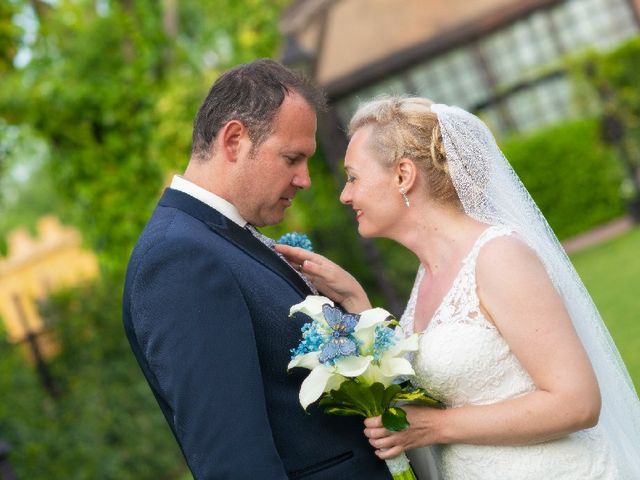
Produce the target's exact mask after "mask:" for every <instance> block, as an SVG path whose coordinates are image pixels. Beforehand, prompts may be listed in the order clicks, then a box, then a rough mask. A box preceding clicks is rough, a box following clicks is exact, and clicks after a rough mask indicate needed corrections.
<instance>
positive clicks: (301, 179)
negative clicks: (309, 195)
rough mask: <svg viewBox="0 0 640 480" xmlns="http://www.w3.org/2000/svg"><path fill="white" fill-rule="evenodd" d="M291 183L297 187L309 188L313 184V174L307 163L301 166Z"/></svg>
mask: <svg viewBox="0 0 640 480" xmlns="http://www.w3.org/2000/svg"><path fill="white" fill-rule="evenodd" d="M291 183H292V184H293V186H295V187H297V188H309V187H310V186H311V176H310V175H309V167H308V166H307V164H306V163H305V164H304V165H301V166H300V168H299V169H298V171H297V172H296V174H295V176H294V177H293V181H292V182H291Z"/></svg>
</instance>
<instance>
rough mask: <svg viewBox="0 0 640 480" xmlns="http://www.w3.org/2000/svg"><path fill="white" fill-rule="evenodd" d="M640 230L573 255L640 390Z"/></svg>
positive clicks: (633, 230)
mask: <svg viewBox="0 0 640 480" xmlns="http://www.w3.org/2000/svg"><path fill="white" fill-rule="evenodd" d="M639 253H640V228H634V229H632V230H630V231H628V232H626V233H624V234H623V235H621V236H619V237H617V238H615V239H613V240H610V241H608V242H605V243H602V244H600V245H597V246H595V247H592V248H589V249H587V250H584V251H582V252H579V253H576V254H574V255H572V256H571V260H572V262H573V264H574V265H575V267H576V270H578V273H579V274H580V276H581V277H582V280H583V282H584V284H585V285H586V287H587V290H589V293H590V294H591V296H592V298H593V301H594V302H595V304H596V305H597V306H598V310H599V311H600V314H601V315H602V318H603V319H604V322H605V324H606V325H607V328H608V329H609V332H610V333H611V336H612V337H613V340H614V341H615V343H616V345H617V347H618V350H619V351H620V354H621V355H622V358H623V360H624V362H625V364H626V365H627V369H628V370H629V374H630V375H631V378H632V380H633V383H634V384H635V386H636V391H638V390H639V387H640V255H639Z"/></svg>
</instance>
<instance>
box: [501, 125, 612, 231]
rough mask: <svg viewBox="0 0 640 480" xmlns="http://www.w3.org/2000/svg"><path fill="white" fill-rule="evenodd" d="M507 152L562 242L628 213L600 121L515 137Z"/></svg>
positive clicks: (504, 145) (508, 142) (507, 143)
mask: <svg viewBox="0 0 640 480" xmlns="http://www.w3.org/2000/svg"><path fill="white" fill-rule="evenodd" d="M501 148H502V150H503V152H504V154H505V156H506V157H507V158H508V159H509V161H510V162H511V165H512V166H513V169H514V170H515V171H516V172H517V173H518V175H519V176H520V178H521V180H522V183H524V185H525V186H526V187H527V189H528V190H529V192H530V193H531V196H532V197H533V199H534V200H535V201H536V203H537V204H538V207H539V208H540V210H541V211H542V213H543V214H544V215H545V217H546V218H547V221H548V222H549V224H550V225H551V228H553V230H554V231H555V233H556V235H557V236H558V238H560V239H564V238H567V237H570V236H572V235H576V234H578V233H580V232H583V231H585V230H587V229H589V228H593V227H595V226H597V225H599V224H602V223H604V222H606V221H608V220H611V219H613V218H615V217H617V216H620V215H622V214H623V213H624V205H623V203H622V200H621V198H620V181H621V172H620V168H619V165H618V164H617V162H616V160H615V156H614V155H613V152H612V151H611V149H609V148H607V147H606V146H605V145H603V143H602V141H601V139H600V134H599V126H598V123H597V122H596V121H595V120H580V121H575V122H568V123H564V124H560V125H556V126H552V127H548V128H545V129H543V130H539V131H537V132H534V133H532V134H529V135H524V136H518V137H513V138H511V139H509V140H505V141H504V142H502V143H501Z"/></svg>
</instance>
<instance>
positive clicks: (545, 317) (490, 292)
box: [277, 97, 640, 480]
mask: <svg viewBox="0 0 640 480" xmlns="http://www.w3.org/2000/svg"><path fill="white" fill-rule="evenodd" d="M350 135H351V141H350V143H349V147H348V149H347V153H346V157H345V169H346V172H347V183H346V185H345V187H344V190H343V191H342V194H341V196H340V200H341V202H342V203H345V204H348V205H350V206H351V207H352V208H353V210H354V211H355V215H356V218H357V221H358V231H359V233H360V234H361V235H363V236H365V237H386V238H391V239H393V240H395V241H397V242H398V243H400V244H402V245H404V246H405V247H406V248H408V249H409V250H411V251H412V252H413V253H415V254H416V256H417V257H418V258H419V260H420V268H419V270H418V273H417V277H416V281H415V285H414V287H413V290H412V293H411V297H410V300H409V304H408V305H407V308H406V310H405V313H404V315H403V317H402V319H401V326H402V328H403V329H404V330H405V331H406V332H407V334H410V333H413V332H421V336H420V349H419V350H418V352H417V353H416V355H415V356H414V358H413V360H412V362H413V366H414V370H415V372H416V375H415V378H414V379H413V381H414V382H415V383H416V384H417V385H419V386H421V387H423V388H425V389H426V390H427V391H429V392H430V393H432V394H434V395H435V396H436V397H438V398H439V399H440V400H442V401H443V402H444V403H445V404H446V405H447V407H448V408H447V409H445V410H436V409H430V408H425V407H419V406H407V407H406V410H407V418H408V420H409V422H410V427H409V428H408V429H406V430H404V431H401V432H390V431H388V430H386V429H385V428H384V427H383V426H382V422H381V420H380V418H379V417H375V418H369V419H366V420H365V429H364V433H365V435H366V436H367V437H368V438H369V442H370V443H371V445H372V446H373V447H374V448H375V449H376V450H375V451H376V454H377V455H378V457H380V458H382V459H388V458H392V457H394V456H396V455H398V454H399V453H401V452H403V451H409V452H408V453H409V456H410V458H412V463H413V464H414V469H415V470H416V474H417V476H418V478H420V477H421V475H422V478H429V473H428V467H427V466H426V465H428V462H427V461H426V460H427V459H428V458H429V456H430V455H431V454H433V455H434V456H435V459H436V464H437V466H438V470H439V471H440V474H441V475H442V477H443V478H445V479H487V480H488V479H492V480H493V479H518V480H522V479H538V478H553V479H578V478H579V479H611V480H613V479H616V480H617V479H627V478H628V479H631V478H640V403H639V402H638V397H637V394H636V392H635V390H634V387H633V384H632V382H631V380H630V378H629V375H628V373H627V371H626V369H625V367H624V364H623V363H622V360H621V358H620V356H619V354H618V352H617V350H616V348H615V345H614V344H613V342H612V340H611V337H610V336H609V334H608V332H607V330H606V328H605V326H604V324H603V323H602V320H601V318H600V316H599V314H598V312H597V310H596V308H595V306H594V304H593V302H592V301H591V298H590V297H589V295H588V293H587V292H586V290H585V288H584V286H583V284H582V282H581V281H580V279H579V277H578V275H577V273H576V272H575V270H574V269H573V267H572V265H571V263H570V261H569V259H568V258H567V256H566V255H565V253H564V250H563V249H562V247H561V246H560V244H559V243H558V240H557V239H556V237H555V235H554V234H553V232H552V231H551V230H550V228H549V226H548V224H547V222H546V220H545V219H544V217H543V216H542V214H541V213H540V211H539V210H538V208H537V207H536V206H535V204H534V202H533V200H532V199H531V197H530V196H529V194H528V193H527V191H526V189H525V188H524V186H523V185H522V183H521V182H520V181H519V179H518V178H517V176H516V174H515V173H514V172H513V170H512V169H511V167H510V166H509V164H508V162H507V161H506V160H505V158H504V156H503V155H502V153H501V152H500V150H499V149H498V147H497V145H496V143H495V140H494V139H493V136H492V135H491V133H490V132H489V130H488V129H487V127H486V126H485V125H484V124H483V123H482V122H481V121H480V120H479V119H478V118H477V117H475V116H473V115H472V114H470V113H468V112H466V111H464V110H461V109H459V108H457V107H450V106H446V105H441V104H432V103H431V102H430V101H428V100H426V99H421V98H405V97H403V98H383V99H378V100H374V101H371V102H369V103H366V104H364V105H363V106H361V107H360V108H359V110H358V111H357V112H356V114H355V115H354V117H353V119H352V120H351V124H350ZM277 249H278V250H279V251H280V252H281V253H282V254H284V255H285V256H286V257H287V258H288V259H289V261H291V262H292V263H293V264H295V265H298V266H299V268H300V269H302V271H303V272H304V273H305V274H306V275H307V276H308V277H309V278H310V279H311V281H313V282H314V283H315V285H316V286H317V287H318V289H319V290H320V292H322V293H323V294H324V295H326V296H328V297H330V298H332V299H333V300H334V301H336V302H338V303H341V304H342V305H343V306H344V307H345V308H346V309H348V310H350V311H352V312H358V311H362V310H364V309H366V308H369V307H370V304H369V300H368V298H367V296H366V294H365V293H364V290H363V289H362V287H361V286H360V285H359V284H358V283H357V282H356V281H355V279H353V277H352V276H351V275H349V274H348V273H347V272H345V271H344V270H342V269H341V268H340V267H338V266H337V265H335V264H334V263H332V262H330V261H329V260H328V259H326V258H324V257H322V256H320V255H317V254H313V253H311V252H306V251H304V250H301V249H296V248H293V247H287V246H284V245H279V246H278V247H277ZM431 447H432V448H431Z"/></svg>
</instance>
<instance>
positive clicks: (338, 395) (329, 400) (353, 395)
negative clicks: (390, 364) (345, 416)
mask: <svg viewBox="0 0 640 480" xmlns="http://www.w3.org/2000/svg"><path fill="white" fill-rule="evenodd" d="M371 387H372V386H371V385H365V384H361V383H359V382H357V381H355V380H352V379H349V380H346V381H344V382H342V383H341V384H340V388H338V389H337V390H331V391H330V392H329V393H328V394H325V396H324V397H323V399H322V400H321V401H320V405H322V406H339V407H348V408H352V409H354V410H359V411H361V412H362V414H363V415H364V416H365V417H373V416H375V415H379V414H380V413H379V412H380V411H381V409H380V408H379V406H378V405H377V404H376V397H377V396H381V392H378V387H374V388H373V389H372V388H371ZM380 387H382V390H384V387H383V386H382V384H380Z"/></svg>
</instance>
